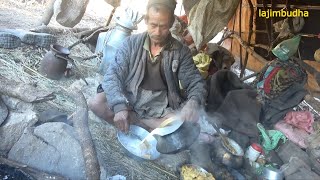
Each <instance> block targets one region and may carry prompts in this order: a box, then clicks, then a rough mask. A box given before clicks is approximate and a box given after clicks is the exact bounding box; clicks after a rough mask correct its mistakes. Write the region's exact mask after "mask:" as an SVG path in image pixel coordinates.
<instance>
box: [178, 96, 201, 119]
mask: <svg viewBox="0 0 320 180" xmlns="http://www.w3.org/2000/svg"><path fill="white" fill-rule="evenodd" d="M199 108H200V105H199V103H198V102H197V101H195V100H193V99H190V100H189V101H188V102H187V103H186V104H185V105H184V106H183V108H182V110H181V115H180V118H181V120H184V121H190V122H197V121H198V120H199V117H200V113H199Z"/></svg>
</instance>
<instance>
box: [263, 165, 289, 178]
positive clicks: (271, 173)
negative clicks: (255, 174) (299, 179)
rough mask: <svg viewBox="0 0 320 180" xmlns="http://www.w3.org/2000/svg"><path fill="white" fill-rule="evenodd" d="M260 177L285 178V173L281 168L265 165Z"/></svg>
mask: <svg viewBox="0 0 320 180" xmlns="http://www.w3.org/2000/svg"><path fill="white" fill-rule="evenodd" d="M260 178H261V179H262V180H282V179H283V178H284V175H283V172H282V171H280V170H279V169H275V168H272V167H264V168H263V171H262V175H261V176H260Z"/></svg>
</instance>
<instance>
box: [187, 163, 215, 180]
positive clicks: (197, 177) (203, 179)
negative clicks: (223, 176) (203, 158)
mask: <svg viewBox="0 0 320 180" xmlns="http://www.w3.org/2000/svg"><path fill="white" fill-rule="evenodd" d="M181 178H182V180H215V178H214V177H213V176H212V174H211V173H208V172H203V171H201V170H199V169H197V168H195V167H193V166H188V165H184V166H182V168H181Z"/></svg>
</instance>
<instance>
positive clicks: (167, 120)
mask: <svg viewBox="0 0 320 180" xmlns="http://www.w3.org/2000/svg"><path fill="white" fill-rule="evenodd" d="M174 120H175V119H174V118H173V117H170V118H168V119H166V120H164V121H163V122H162V123H161V124H160V126H159V127H160V128H163V127H165V126H167V125H169V124H170V123H171V122H172V121H174Z"/></svg>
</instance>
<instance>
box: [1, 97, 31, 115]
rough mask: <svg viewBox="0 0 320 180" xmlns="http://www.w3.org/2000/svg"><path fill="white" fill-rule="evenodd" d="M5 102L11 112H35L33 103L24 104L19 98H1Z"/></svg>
mask: <svg viewBox="0 0 320 180" xmlns="http://www.w3.org/2000/svg"><path fill="white" fill-rule="evenodd" d="M1 98H2V100H3V102H4V103H5V104H6V105H7V106H8V108H9V110H12V111H15V112H25V111H27V110H34V106H33V105H32V103H27V102H23V101H21V100H19V99H17V98H13V97H10V96H7V95H2V96H1Z"/></svg>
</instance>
